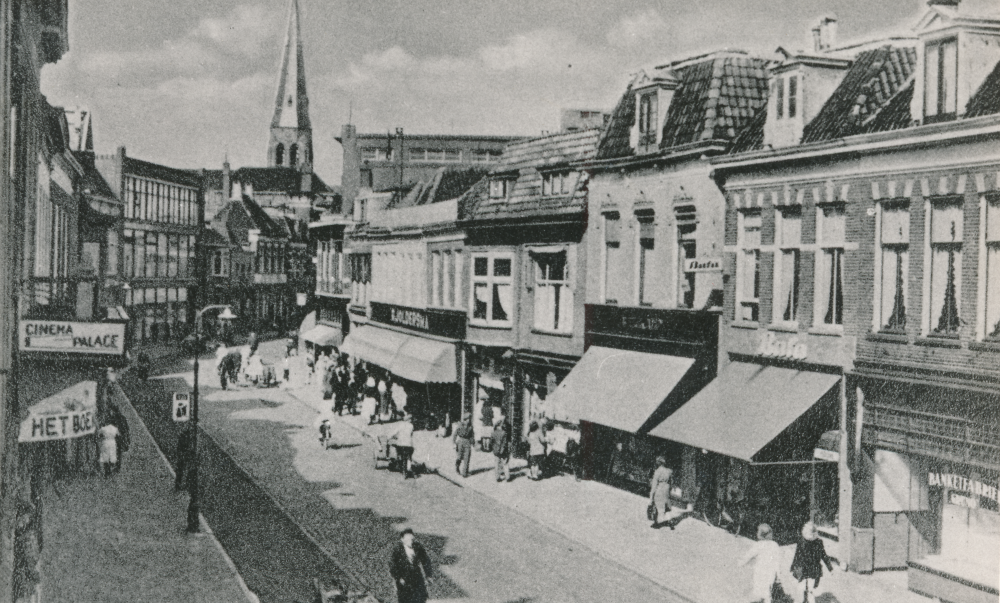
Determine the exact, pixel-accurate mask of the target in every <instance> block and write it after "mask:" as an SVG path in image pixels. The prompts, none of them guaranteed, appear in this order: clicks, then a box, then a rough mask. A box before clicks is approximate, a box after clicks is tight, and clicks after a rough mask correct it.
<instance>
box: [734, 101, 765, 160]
mask: <svg viewBox="0 0 1000 603" xmlns="http://www.w3.org/2000/svg"><path fill="white" fill-rule="evenodd" d="M765 125H767V111H766V110H761V111H758V112H757V114H756V115H754V116H753V119H751V120H750V121H749V123H747V125H746V126H745V127H744V128H743V129H742V130H740V133H739V134H737V135H736V138H734V139H733V142H732V143H730V145H729V153H730V154H732V153H744V152H746V151H756V150H758V149H762V148H764V126H765Z"/></svg>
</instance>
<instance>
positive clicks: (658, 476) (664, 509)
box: [649, 456, 674, 529]
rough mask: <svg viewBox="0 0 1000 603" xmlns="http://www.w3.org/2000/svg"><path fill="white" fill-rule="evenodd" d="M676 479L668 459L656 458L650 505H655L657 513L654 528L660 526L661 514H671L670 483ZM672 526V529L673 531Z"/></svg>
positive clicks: (651, 482)
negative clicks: (668, 465) (668, 464)
mask: <svg viewBox="0 0 1000 603" xmlns="http://www.w3.org/2000/svg"><path fill="white" fill-rule="evenodd" d="M673 477H674V470H673V469H671V468H670V467H667V459H666V458H665V457H662V456H658V457H656V470H655V471H653V477H652V479H650V480H649V504H651V505H653V508H654V509H656V512H655V513H654V515H653V526H652V527H654V528H656V527H659V525H660V514H661V513H662V514H663V515H667V514H668V513H670V483H671V481H672V480H673ZM673 527H674V526H673V525H672V524H671V526H670V528H671V529H673Z"/></svg>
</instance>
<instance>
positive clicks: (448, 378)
mask: <svg viewBox="0 0 1000 603" xmlns="http://www.w3.org/2000/svg"><path fill="white" fill-rule="evenodd" d="M403 337H405V338H406V339H405V341H403V345H402V346H400V348H399V351H398V352H397V353H396V357H395V358H393V360H392V366H391V367H389V370H390V371H392V372H393V374H396V375H399V376H400V377H402V378H404V379H409V380H410V381H417V382H419V383H455V382H456V381H458V379H457V375H456V373H457V371H456V368H455V366H456V360H455V345H454V344H451V343H445V342H443V341H436V340H434V339H427V338H424V337H416V336H413V335H403Z"/></svg>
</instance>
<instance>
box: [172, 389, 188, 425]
mask: <svg viewBox="0 0 1000 603" xmlns="http://www.w3.org/2000/svg"><path fill="white" fill-rule="evenodd" d="M170 414H171V416H172V417H173V418H174V421H177V422H178V423H183V422H185V421H188V420H190V419H191V394H189V393H187V392H174V404H173V410H172V411H171V413H170Z"/></svg>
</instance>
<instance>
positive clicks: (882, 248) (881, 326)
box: [872, 198, 912, 334]
mask: <svg viewBox="0 0 1000 603" xmlns="http://www.w3.org/2000/svg"><path fill="white" fill-rule="evenodd" d="M911 210H912V206H911V204H910V200H909V199H905V198H902V199H887V200H883V201H880V202H879V203H878V206H877V207H876V212H877V214H876V215H877V217H878V224H877V227H876V229H875V236H876V242H875V253H876V254H877V262H878V269H877V274H876V275H875V282H874V289H875V298H874V300H873V305H872V308H873V310H874V311H873V318H874V320H873V323H872V329H873V330H874V331H875V332H877V333H890V334H902V333H905V332H906V327H907V323H908V322H909V321H910V319H911V318H912V316H910V308H909V306H910V302H911V301H912V300H911V299H910V295H909V285H910V274H909V272H910V265H909V264H910V240H911V236H912V232H911V229H910V220H911V217H912V214H911ZM889 211H892V212H896V211H905V213H906V214H907V218H906V232H905V233H902V235H901V236H900V239H901V240H899V241H890V242H888V243H887V242H886V241H885V228H886V227H885V216H886V212H889ZM889 253H892V254H894V255H895V266H896V268H895V270H894V271H893V279H894V283H895V282H896V281H901V284H902V287H901V288H900V287H899V283H896V284H894V285H893V291H892V298H893V300H892V304H891V305H890V308H889V312H888V315H887V313H886V295H887V290H886V286H885V285H886V282H887V280H886V278H887V276H888V275H887V274H886V261H885V258H886V255H887V254H889ZM899 302H901V304H902V317H901V322H896V324H892V325H890V324H889V322H890V321H893V320H897V321H898V320H899V319H894V316H895V315H896V306H897V304H898V303H899Z"/></svg>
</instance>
